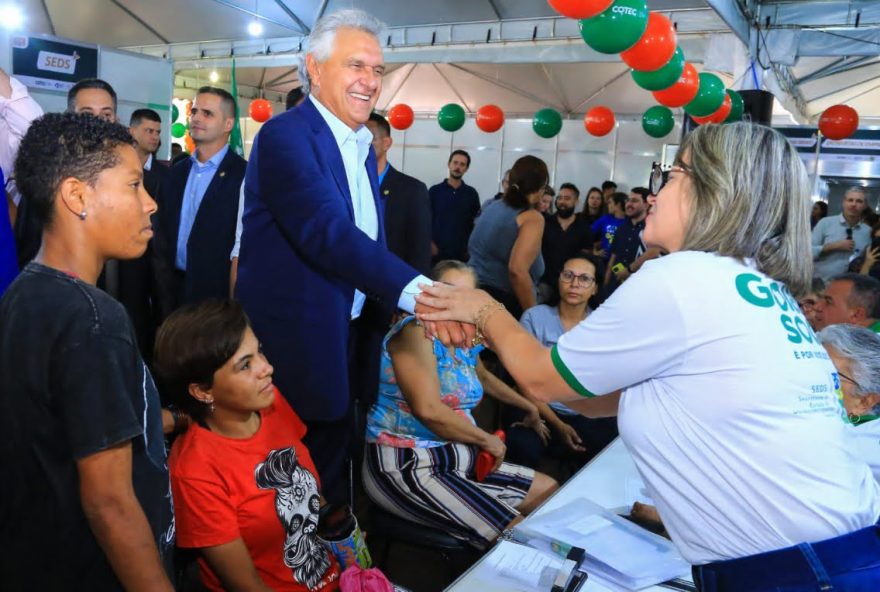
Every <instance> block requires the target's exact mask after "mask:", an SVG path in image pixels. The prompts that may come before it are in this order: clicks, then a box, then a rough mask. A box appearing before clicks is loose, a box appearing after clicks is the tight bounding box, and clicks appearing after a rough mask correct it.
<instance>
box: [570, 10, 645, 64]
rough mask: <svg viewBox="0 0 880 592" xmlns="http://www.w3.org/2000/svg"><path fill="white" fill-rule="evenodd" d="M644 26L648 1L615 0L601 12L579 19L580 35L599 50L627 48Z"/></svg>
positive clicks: (604, 51)
mask: <svg viewBox="0 0 880 592" xmlns="http://www.w3.org/2000/svg"><path fill="white" fill-rule="evenodd" d="M647 28H648V2H647V0H615V2H614V4H612V5H611V6H609V7H608V8H607V9H605V11H604V12H600V13H599V14H597V15H596V16H594V17H593V18H589V19H584V20H582V21H581V22H580V30H581V37H583V38H584V41H585V42H586V44H587V45H589V46H590V47H591V48H593V49H594V50H596V51H598V52H599V53H620V52H621V51H626V50H627V49H629V48H630V47H632V46H633V45H635V44H636V41H638V40H639V39H641V37H642V35H644V33H645V29H647Z"/></svg>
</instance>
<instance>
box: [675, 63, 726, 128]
mask: <svg viewBox="0 0 880 592" xmlns="http://www.w3.org/2000/svg"><path fill="white" fill-rule="evenodd" d="M723 102H724V83H723V82H721V79H720V78H718V77H717V76H715V75H714V74H709V73H708V72H700V89H699V90H698V91H697V96H696V97H694V100H693V101H691V102H690V103H688V104H687V105H685V106H684V111H685V113H687V114H688V115H690V116H692V117H694V116H695V117H706V116H707V115H712V114H713V113H715V112H716V111H718V108H719V107H721V103H723Z"/></svg>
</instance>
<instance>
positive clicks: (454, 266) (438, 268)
mask: <svg viewBox="0 0 880 592" xmlns="http://www.w3.org/2000/svg"><path fill="white" fill-rule="evenodd" d="M447 271H461V272H464V273H469V274H471V275H472V276H474V281H476V282H477V283H479V281H478V280H477V271H476V270H475V269H474V268H473V267H471V266H470V265H468V264H467V263H464V262H462V261H458V260H456V259H444V260H442V261H438V262H437V263H436V264H435V265H434V267H432V268H431V279H432V280H434V281H435V282H436V281H438V280H439V279H440V278H441V277H443V274H444V273H446V272H447Z"/></svg>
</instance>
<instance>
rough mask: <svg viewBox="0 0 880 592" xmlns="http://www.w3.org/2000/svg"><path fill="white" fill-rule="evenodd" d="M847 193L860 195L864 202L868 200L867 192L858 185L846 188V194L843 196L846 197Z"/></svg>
mask: <svg viewBox="0 0 880 592" xmlns="http://www.w3.org/2000/svg"><path fill="white" fill-rule="evenodd" d="M847 193H861V194H862V197H864V198H865V201H867V200H868V192H867V191H865V188H864V187H862V186H860V185H853V186H852V187H849V188H847V190H846V192H844V195H846V194H847Z"/></svg>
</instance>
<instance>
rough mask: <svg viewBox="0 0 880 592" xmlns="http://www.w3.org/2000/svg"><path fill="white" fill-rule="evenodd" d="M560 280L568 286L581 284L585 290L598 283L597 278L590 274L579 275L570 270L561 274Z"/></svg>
mask: <svg viewBox="0 0 880 592" xmlns="http://www.w3.org/2000/svg"><path fill="white" fill-rule="evenodd" d="M559 279H561V280H562V281H563V282H564V283H566V284H573V285H574V284H580V285H581V286H583V287H585V288H589V287H590V286H592V285H593V284H594V283H595V282H596V278H594V277H593V276H591V275H589V274H586V273H581V274H577V273H575V272H573V271H569V270H568V269H566V270H565V271H563V272H562V273H561V274H559Z"/></svg>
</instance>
